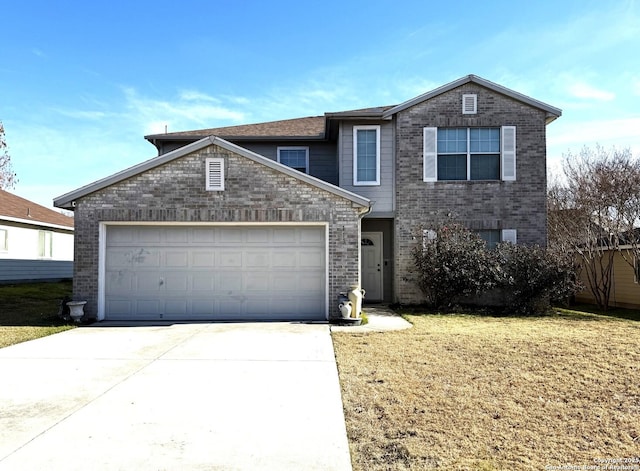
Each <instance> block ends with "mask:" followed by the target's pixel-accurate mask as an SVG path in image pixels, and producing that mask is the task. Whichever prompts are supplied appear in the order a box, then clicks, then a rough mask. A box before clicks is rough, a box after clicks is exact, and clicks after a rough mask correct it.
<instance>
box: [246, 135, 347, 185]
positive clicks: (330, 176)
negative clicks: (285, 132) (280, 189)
mask: <svg viewBox="0 0 640 471" xmlns="http://www.w3.org/2000/svg"><path fill="white" fill-rule="evenodd" d="M234 144H237V145H239V146H242V147H244V148H245V149H249V150H250V151H252V152H255V153H256V154H260V155H262V156H264V157H267V158H268V159H271V160H275V161H277V160H278V147H286V146H296V147H308V148H309V175H311V176H313V177H316V178H319V179H320V180H324V181H326V182H329V183H331V184H333V185H337V184H338V155H337V150H336V145H335V143H330V142H300V141H296V142H287V141H283V142H277V143H276V142H240V141H234Z"/></svg>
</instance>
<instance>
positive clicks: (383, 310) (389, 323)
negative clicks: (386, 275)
mask: <svg viewBox="0 0 640 471" xmlns="http://www.w3.org/2000/svg"><path fill="white" fill-rule="evenodd" d="M362 311H363V312H364V313H365V314H366V316H367V318H368V319H369V322H368V323H367V324H365V325H357V326H346V325H332V326H331V331H332V332H352V333H356V332H357V333H362V332H388V331H393V330H404V329H410V328H411V327H412V324H411V323H410V322H407V321H406V320H405V319H403V318H402V317H401V316H400V315H398V314H396V313H395V312H393V311H392V310H391V309H390V308H389V307H387V306H386V305H383V304H372V305H364V306H363V307H362Z"/></svg>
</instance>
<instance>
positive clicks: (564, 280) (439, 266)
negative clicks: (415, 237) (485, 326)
mask: <svg viewBox="0 0 640 471" xmlns="http://www.w3.org/2000/svg"><path fill="white" fill-rule="evenodd" d="M421 234H422V238H421V240H420V243H418V244H417V245H416V247H414V249H413V252H412V254H413V261H414V267H415V271H414V279H415V282H416V283H417V285H418V287H419V288H420V290H421V291H422V293H423V295H424V296H425V298H426V301H427V304H428V305H429V306H431V307H433V308H436V309H450V308H451V307H453V306H454V305H456V304H475V305H476V306H479V307H491V308H495V307H496V304H498V305H499V306H501V307H503V308H504V309H505V311H506V313H507V314H517V315H525V314H539V313H542V312H545V311H546V310H548V309H549V307H550V305H551V302H553V301H557V300H565V299H567V298H568V297H569V296H571V295H572V294H573V293H575V290H576V286H577V285H576V276H575V270H574V267H573V266H572V265H571V264H570V263H568V262H567V260H568V258H567V257H561V256H559V255H558V254H554V253H552V252H550V251H548V250H546V249H544V248H541V247H538V246H527V245H514V244H510V243H502V244H499V245H498V246H497V247H496V249H494V250H489V249H487V247H486V244H485V242H484V241H483V240H482V239H481V238H480V237H479V236H478V235H477V234H476V233H474V232H472V231H470V230H469V229H467V228H466V227H464V226H463V225H461V224H458V223H443V224H440V225H438V226H435V227H433V228H432V229H428V230H424V229H422V230H421Z"/></svg>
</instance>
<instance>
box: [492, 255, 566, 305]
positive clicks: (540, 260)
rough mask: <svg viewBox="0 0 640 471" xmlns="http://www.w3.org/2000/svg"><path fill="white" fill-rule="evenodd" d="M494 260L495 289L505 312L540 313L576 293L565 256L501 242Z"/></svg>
mask: <svg viewBox="0 0 640 471" xmlns="http://www.w3.org/2000/svg"><path fill="white" fill-rule="evenodd" d="M495 258H496V265H495V266H496V269H497V271H496V281H497V286H498V287H500V288H501V290H502V293H503V296H504V304H505V308H506V310H507V312H509V313H512V314H518V315H523V314H540V313H543V312H545V311H547V310H548V309H549V307H550V305H551V303H552V302H559V301H564V300H566V299H567V298H569V297H570V296H571V295H573V294H574V293H575V291H576V288H577V282H576V276H575V269H574V267H573V265H572V264H570V263H568V261H567V257H561V256H559V255H558V254H555V253H553V252H551V251H549V250H547V249H544V248H542V247H539V246H529V245H517V244H509V243H503V244H499V245H498V247H497V248H496V250H495Z"/></svg>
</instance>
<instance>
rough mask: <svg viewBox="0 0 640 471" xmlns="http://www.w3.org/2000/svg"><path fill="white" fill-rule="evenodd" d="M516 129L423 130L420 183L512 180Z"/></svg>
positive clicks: (514, 175)
mask: <svg viewBox="0 0 640 471" xmlns="http://www.w3.org/2000/svg"><path fill="white" fill-rule="evenodd" d="M515 133H516V128H515V126H503V127H502V128H424V155H423V159H424V175H423V180H424V181H426V182H433V181H438V180H441V181H442V180H445V181H447V180H448V181H451V180H501V179H502V180H515V179H516V169H515V165H516V134H515Z"/></svg>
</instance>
